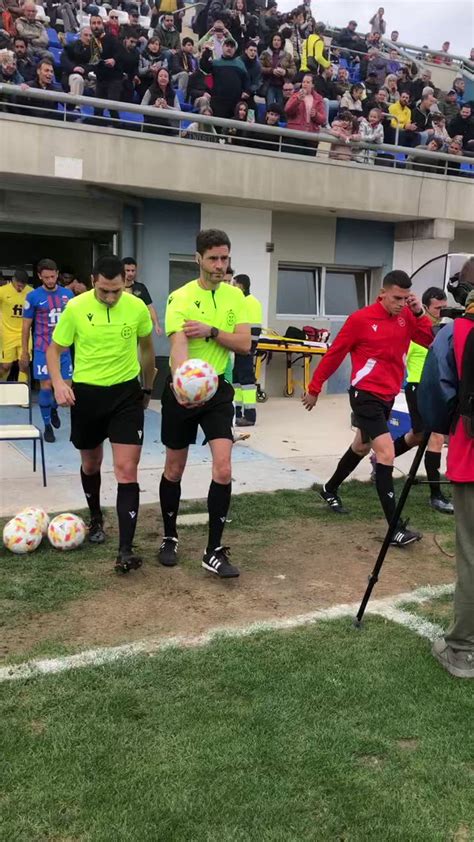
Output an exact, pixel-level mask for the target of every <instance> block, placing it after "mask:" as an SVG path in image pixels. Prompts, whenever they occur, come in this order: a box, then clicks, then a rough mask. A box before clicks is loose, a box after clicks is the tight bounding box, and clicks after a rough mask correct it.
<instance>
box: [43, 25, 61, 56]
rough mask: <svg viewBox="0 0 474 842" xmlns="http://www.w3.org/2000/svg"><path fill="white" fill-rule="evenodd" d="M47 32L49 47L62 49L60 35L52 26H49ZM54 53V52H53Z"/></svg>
mask: <svg viewBox="0 0 474 842" xmlns="http://www.w3.org/2000/svg"><path fill="white" fill-rule="evenodd" d="M46 32H47V33H48V41H49V47H50V48H51V47H55V48H57V47H61V41H60V40H59V38H58V33H57V32H56V30H55V29H53V27H52V26H48V28H47V30H46ZM51 52H52V50H51Z"/></svg>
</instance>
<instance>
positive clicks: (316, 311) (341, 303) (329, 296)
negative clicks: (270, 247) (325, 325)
mask: <svg viewBox="0 0 474 842" xmlns="http://www.w3.org/2000/svg"><path fill="white" fill-rule="evenodd" d="M369 289H370V272H369V271H367V270H365V269H348V268H345V267H344V268H340V269H339V268H337V267H326V266H291V265H280V267H279V269H278V288H277V314H278V315H279V316H302V317H303V316H312V317H313V318H314V317H315V316H328V317H331V318H341V317H345V316H348V315H349V314H350V313H353V312H354V310H358V309H360V308H361V307H365V305H366V304H368V302H369Z"/></svg>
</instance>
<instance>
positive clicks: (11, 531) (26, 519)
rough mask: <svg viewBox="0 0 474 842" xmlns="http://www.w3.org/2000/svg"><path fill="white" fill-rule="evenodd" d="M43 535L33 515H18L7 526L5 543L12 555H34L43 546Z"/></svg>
mask: <svg viewBox="0 0 474 842" xmlns="http://www.w3.org/2000/svg"><path fill="white" fill-rule="evenodd" d="M42 537H43V533H42V532H41V529H40V526H39V523H38V522H37V520H36V519H35V518H34V517H32V516H31V515H29V516H26V515H17V516H16V517H13V518H12V519H11V520H9V521H8V523H6V524H5V526H4V529H3V543H4V544H5V546H6V548H7V550H11V552H12V553H19V554H22V553H32V552H33V550H36V549H37V548H38V547H39V545H40V544H41V539H42Z"/></svg>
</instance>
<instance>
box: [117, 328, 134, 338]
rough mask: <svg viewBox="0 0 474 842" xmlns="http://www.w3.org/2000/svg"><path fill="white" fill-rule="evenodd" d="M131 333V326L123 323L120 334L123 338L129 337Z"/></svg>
mask: <svg viewBox="0 0 474 842" xmlns="http://www.w3.org/2000/svg"><path fill="white" fill-rule="evenodd" d="M132 333H133V330H132V328H131V327H130V326H129V325H124V326H123V328H122V332H121V334H120V335H121V336H122V337H123V339H130V337H131V335H132Z"/></svg>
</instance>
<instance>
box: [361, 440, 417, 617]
mask: <svg viewBox="0 0 474 842" xmlns="http://www.w3.org/2000/svg"><path fill="white" fill-rule="evenodd" d="M430 435H431V434H430V433H425V434H424V435H423V441H422V443H421V444H420V446H419V447H418V450H417V451H416V455H415V458H414V460H413V462H412V465H411V468H410V470H409V471H408V476H407V480H406V482H405V485H404V486H403V488H402V493H401V494H400V499H399V500H398V503H397V507H396V509H395V512H394V515H393V518H392V520H391V521H390V524H389V526H388V529H387V532H386V535H385V538H384V539H383V543H382V546H381V547H380V552H379V554H378V556H377V561H376V562H375V565H374V569H373V570H372V573H371V574H370V576H369V584H368V585H367V589H366V591H365V594H364V596H363V599H362V602H361V604H360V607H359V610H358V612H357V615H356V617H355V619H354V625H355V627H356V628H358V629H359V628H360V627H361V624H362V618H363V616H364V614H365V609H366V608H367V604H368V602H369V599H370V597H371V594H372V591H373V589H374V587H375V585H376V584H377V582H378V580H379V573H380V571H381V569H382V565H383V563H384V561H385V556H386V555H387V550H388V548H389V546H390V541H391V539H392V535H393V533H394V531H395V529H396V527H397V525H398V522H399V520H400V516H401V513H402V511H403V508H404V506H405V503H406V501H407V498H408V495H409V493H410V490H411V487H412V485H413V483H414V481H415V477H416V475H417V472H418V469H419V467H420V463H421V460H422V459H423V454H424V452H425V450H426V448H427V446H428V440H429V437H430Z"/></svg>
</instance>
